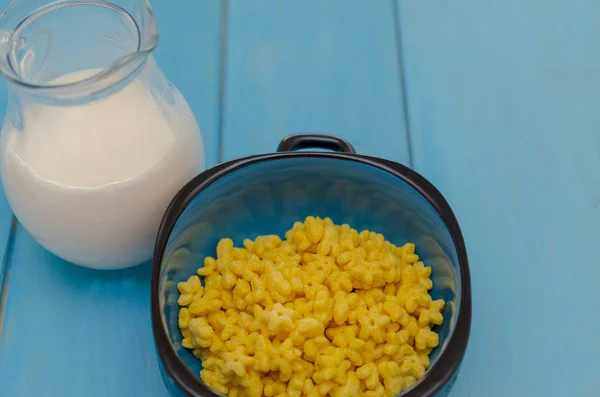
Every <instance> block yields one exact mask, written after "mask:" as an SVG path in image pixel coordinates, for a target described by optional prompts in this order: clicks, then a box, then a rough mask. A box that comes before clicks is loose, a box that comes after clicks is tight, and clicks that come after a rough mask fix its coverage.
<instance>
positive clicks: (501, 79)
mask: <svg viewBox="0 0 600 397" xmlns="http://www.w3.org/2000/svg"><path fill="white" fill-rule="evenodd" d="M398 6H399V19H400V26H401V37H402V47H403V51H404V60H405V64H404V71H405V74H406V81H407V86H406V88H407V98H408V104H409V106H408V109H409V110H408V116H409V120H410V132H411V137H412V142H413V144H414V164H415V167H416V169H417V170H418V171H420V172H421V173H423V174H424V175H425V176H426V177H428V178H429V179H430V180H431V181H432V182H434V183H435V184H436V185H437V186H438V187H439V188H440V189H441V191H442V192H443V193H444V194H445V195H446V196H447V198H448V199H449V201H450V203H451V205H453V207H454V209H455V211H456V213H457V216H458V218H459V221H460V222H461V225H462V228H463V231H464V234H465V239H466V243H467V248H468V251H469V254H470V262H471V275H472V283H473V327H472V337H471V342H470V345H469V348H468V351H467V355H466V358H465V362H464V365H463V367H462V372H461V375H460V376H459V378H458V381H457V383H456V386H455V388H454V391H453V393H452V396H457V397H458V396H460V397H480V396H486V397H506V396H531V397H535V396H563V395H564V396H571V397H584V396H589V395H596V394H597V393H598V389H599V388H600V380H599V378H598V377H597V376H596V370H597V368H599V367H600V343H598V340H597V338H596V334H597V330H598V329H600V318H599V317H598V316H597V315H596V314H595V302H597V301H598V300H599V299H600V290H599V289H598V284H599V282H600V270H599V267H598V263H599V261H600V245H599V244H598V243H597V241H596V240H597V238H598V236H599V235H600V112H599V111H598V106H599V104H600V44H599V41H598V37H599V36H600V25H598V23H597V21H598V20H599V19H600V4H599V3H598V2H596V1H592V0H586V1H579V2H575V3H574V2H567V1H558V0H550V1H517V0H507V1H500V2H481V1H477V0H457V1H438V0H435V1H434V0H424V1H399V2H398Z"/></svg>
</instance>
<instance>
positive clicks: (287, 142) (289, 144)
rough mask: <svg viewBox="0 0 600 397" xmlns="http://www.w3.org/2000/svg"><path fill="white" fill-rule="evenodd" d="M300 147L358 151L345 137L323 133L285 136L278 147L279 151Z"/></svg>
mask: <svg viewBox="0 0 600 397" xmlns="http://www.w3.org/2000/svg"><path fill="white" fill-rule="evenodd" d="M298 149H329V150H333V151H336V152H343V153H356V151H355V150H354V148H353V147H352V145H351V144H350V143H349V142H348V141H346V140H345V139H342V138H339V137H337V136H333V135H322V134H296V135H290V136H287V137H285V138H283V140H282V141H281V142H280V143H279V146H278V147H277V151H278V152H293V151H295V150H298Z"/></svg>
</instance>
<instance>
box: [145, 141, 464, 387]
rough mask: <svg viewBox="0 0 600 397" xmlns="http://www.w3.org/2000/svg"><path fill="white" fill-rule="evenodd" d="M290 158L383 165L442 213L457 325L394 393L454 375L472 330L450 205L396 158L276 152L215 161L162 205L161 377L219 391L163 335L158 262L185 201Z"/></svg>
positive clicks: (155, 280)
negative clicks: (243, 172) (456, 277)
mask: <svg viewBox="0 0 600 397" xmlns="http://www.w3.org/2000/svg"><path fill="white" fill-rule="evenodd" d="M290 158H327V159H337V160H342V161H352V162H358V163H361V164H364V165H368V166H372V167H375V168H378V169H380V170H383V171H385V172H387V173H389V174H391V175H392V176H395V177H397V178H399V179H400V180H402V181H404V182H405V183H406V184H408V185H409V186H410V187H411V188H413V189H414V190H415V191H416V192H417V193H418V194H419V195H420V196H421V197H422V198H424V199H425V200H426V201H427V202H428V203H429V204H430V205H431V207H432V208H433V209H434V211H435V212H436V213H437V214H438V216H439V217H440V218H441V220H442V222H444V224H445V226H446V228H447V229H448V232H449V233H450V237H451V238H452V242H453V244H454V248H455V249H456V254H457V259H458V266H459V269H460V280H461V293H460V298H461V301H460V306H459V307H458V313H457V319H456V324H455V327H454V330H453V332H452V333H451V335H450V339H449V340H448V342H447V345H446V348H445V349H444V350H443V351H442V352H440V355H439V356H438V358H437V360H436V362H435V363H434V364H433V365H432V366H431V368H429V369H428V371H427V372H426V373H425V375H424V376H423V377H422V378H421V379H419V381H418V383H417V384H416V385H415V386H414V387H412V388H410V389H408V390H407V391H405V392H403V393H400V394H399V396H402V397H432V396H434V395H435V394H436V393H437V392H438V391H440V390H441V389H442V388H443V387H444V386H445V385H446V384H447V383H448V382H450V381H451V380H452V379H453V376H454V375H456V374H457V372H458V370H459V368H460V364H461V362H462V359H463V357H464V354H465V351H466V349H467V345H468V340H469V335H470V330H471V316H472V314H471V310H472V309H471V276H470V271H469V264H468V257H467V250H466V247H465V243H464V239H463V235H462V232H461V229H460V227H459V224H458V220H457V219H456V216H455V215H454V212H453V211H452V209H451V208H450V205H449V204H448V202H447V201H446V199H445V198H444V196H443V195H442V194H441V192H440V191H439V190H438V189H437V188H436V187H435V186H433V184H432V183H431V182H429V181H428V180H427V179H426V178H425V177H423V176H422V175H420V174H419V173H417V172H416V171H414V170H412V169H410V168H408V167H406V166H404V165H402V164H400V163H397V162H395V161H391V160H387V159H383V158H378V157H372V156H366V155H361V154H354V153H339V152H277V153H268V154H260V155H253V156H247V157H242V158H238V159H235V160H231V161H228V162H224V163H221V164H218V165H216V166H214V167H212V168H209V169H207V170H205V171H204V172H202V173H201V174H199V175H197V176H196V177H194V178H193V179H192V180H191V181H190V182H188V183H187V184H186V185H185V186H184V187H182V188H181V189H180V190H179V192H178V193H177V194H176V195H175V197H174V198H173V199H172V201H171V202H170V204H169V206H168V207H167V210H166V211H165V214H164V216H163V219H162V221H161V224H160V227H159V230H158V234H157V238H156V244H155V247H154V254H153V259H152V281H151V291H150V300H151V318H152V330H153V335H154V342H155V345H156V350H157V353H158V356H159V360H160V362H161V365H162V367H163V368H164V374H163V376H164V375H166V376H168V377H169V379H170V380H171V381H172V382H174V383H175V385H176V386H177V387H179V388H180V389H181V390H182V391H183V392H184V393H186V394H187V395H189V396H191V397H214V396H219V395H220V394H217V393H215V392H214V391H213V390H212V389H210V388H208V387H207V386H206V385H205V384H204V383H203V382H201V381H199V379H200V378H199V377H198V375H196V374H194V373H192V371H191V370H190V369H189V368H188V367H187V366H186V365H185V364H184V363H183V361H182V360H181V359H180V358H179V356H178V355H177V353H176V351H175V349H174V348H173V345H172V344H171V342H170V340H169V337H168V335H167V331H166V330H165V328H164V326H163V321H162V314H161V307H160V296H159V282H160V272H161V267H162V266H161V263H162V259H163V256H164V253H165V249H166V245H167V242H168V240H169V237H170V235H171V232H172V230H173V227H174V226H175V224H176V222H177V220H178V219H179V217H180V216H181V214H182V213H183V211H184V210H185V209H186V208H187V206H188V205H189V204H190V202H191V201H192V200H193V199H194V198H195V197H196V196H197V195H198V194H200V193H201V192H202V191H204V190H205V189H207V188H208V187H209V186H210V185H211V184H212V183H214V182H215V181H217V180H218V179H220V178H222V177H224V176H226V175H228V174H230V173H232V172H235V171H237V170H240V169H242V168H245V167H248V166H250V165H253V164H256V163H259V162H266V161H273V160H281V159H290Z"/></svg>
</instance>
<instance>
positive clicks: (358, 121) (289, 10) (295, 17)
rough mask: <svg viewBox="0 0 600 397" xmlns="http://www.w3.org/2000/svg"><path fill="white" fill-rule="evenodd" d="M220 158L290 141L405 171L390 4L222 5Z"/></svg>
mask: <svg viewBox="0 0 600 397" xmlns="http://www.w3.org/2000/svg"><path fill="white" fill-rule="evenodd" d="M228 20H229V26H228V39H227V52H226V54H227V62H226V67H227V69H226V82H225V107H224V116H223V117H224V120H223V128H224V134H223V155H224V158H225V159H231V158H235V157H240V156H245V155H249V154H256V153H261V152H262V153H264V152H272V151H275V150H276V148H277V144H278V143H279V141H280V140H281V138H283V137H284V136H286V135H288V134H292V133H298V132H312V133H329V134H336V135H340V136H343V137H345V138H347V139H348V140H349V141H350V142H351V143H352V144H354V146H355V147H356V149H357V151H359V152H361V153H365V154H370V155H377V156H383V157H387V158H391V159H394V160H397V161H400V162H403V163H407V162H408V151H407V142H406V131H405V129H404V125H405V124H404V123H405V120H404V112H403V105H402V95H401V82H400V78H399V73H398V71H399V65H398V52H397V51H396V42H395V35H394V15H393V10H392V3H391V2H379V1H375V2H364V1H347V0H336V1H319V0H309V1H301V2H273V1H268V0H262V1H251V2H249V1H243V0H233V1H231V5H230V10H229V19H228Z"/></svg>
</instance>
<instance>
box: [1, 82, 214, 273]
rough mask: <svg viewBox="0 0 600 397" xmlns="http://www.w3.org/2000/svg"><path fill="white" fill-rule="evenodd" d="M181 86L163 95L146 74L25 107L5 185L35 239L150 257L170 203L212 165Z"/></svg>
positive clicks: (107, 255)
mask: <svg viewBox="0 0 600 397" xmlns="http://www.w3.org/2000/svg"><path fill="white" fill-rule="evenodd" d="M93 72H94V71H89V72H87V73H90V74H91V73H93ZM81 78H82V76H81V73H78V74H73V75H67V76H63V77H61V79H60V82H62V83H64V82H69V81H78V80H80V79H81ZM174 91H175V92H172V95H173V96H174V100H173V99H172V102H173V103H170V104H167V103H162V102H164V101H161V103H160V104H159V103H157V102H156V100H155V98H153V96H152V95H151V94H150V92H149V91H148V88H147V86H146V85H145V84H144V83H143V82H142V81H140V79H139V78H138V79H136V80H134V81H133V82H131V83H130V84H129V85H127V86H126V87H125V88H123V89H122V90H120V91H118V92H117V93H115V94H112V95H110V96H108V97H106V98H103V99H101V100H98V101H95V102H90V103H86V104H83V105H79V106H70V107H67V106H64V107H57V106H48V105H40V104H36V105H34V106H26V107H25V110H24V114H23V130H22V131H19V130H16V129H14V128H12V127H11V125H10V124H8V125H7V126H6V127H5V128H4V130H3V132H2V137H1V139H2V145H3V147H2V148H3V158H2V164H1V165H2V167H1V174H2V181H3V184H4V190H5V192H6V195H7V197H8V200H9V202H10V204H11V207H12V209H13V211H14V213H15V215H16V216H17V218H18V219H19V221H20V222H21V223H22V224H23V226H24V227H25V228H26V229H27V230H28V231H29V232H30V233H31V234H32V236H33V237H34V238H35V239H36V240H38V241H39V242H40V243H41V244H42V245H43V246H44V247H46V248H47V249H48V250H49V251H51V252H53V253H54V254H56V255H58V256H60V257H62V258H64V259H66V260H68V261H70V262H73V263H76V264H79V265H83V266H87V267H93V268H101V269H115V268H123V267H128V266H133V265H136V264H139V263H141V262H144V261H146V260H148V259H150V257H151V253H152V248H153V244H154V239H155V237H156V233H157V231H158V227H159V224H160V221H161V218H162V215H163V213H164V211H165V210H166V207H167V205H168V204H169V202H170V200H171V199H172V198H173V196H174V195H175V194H176V193H177V191H178V190H179V189H180V188H181V187H182V186H183V185H184V184H185V183H186V182H188V181H189V180H190V179H191V178H192V177H194V176H195V175H197V174H198V173H199V172H200V171H202V170H203V168H204V151H203V146H202V139H201V136H200V132H199V130H198V128H197V124H196V122H195V119H194V117H193V115H192V114H191V111H190V109H189V107H188V105H187V103H186V102H185V100H184V99H183V97H182V96H181V94H180V93H179V92H178V91H176V90H174ZM174 120H175V122H174Z"/></svg>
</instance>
